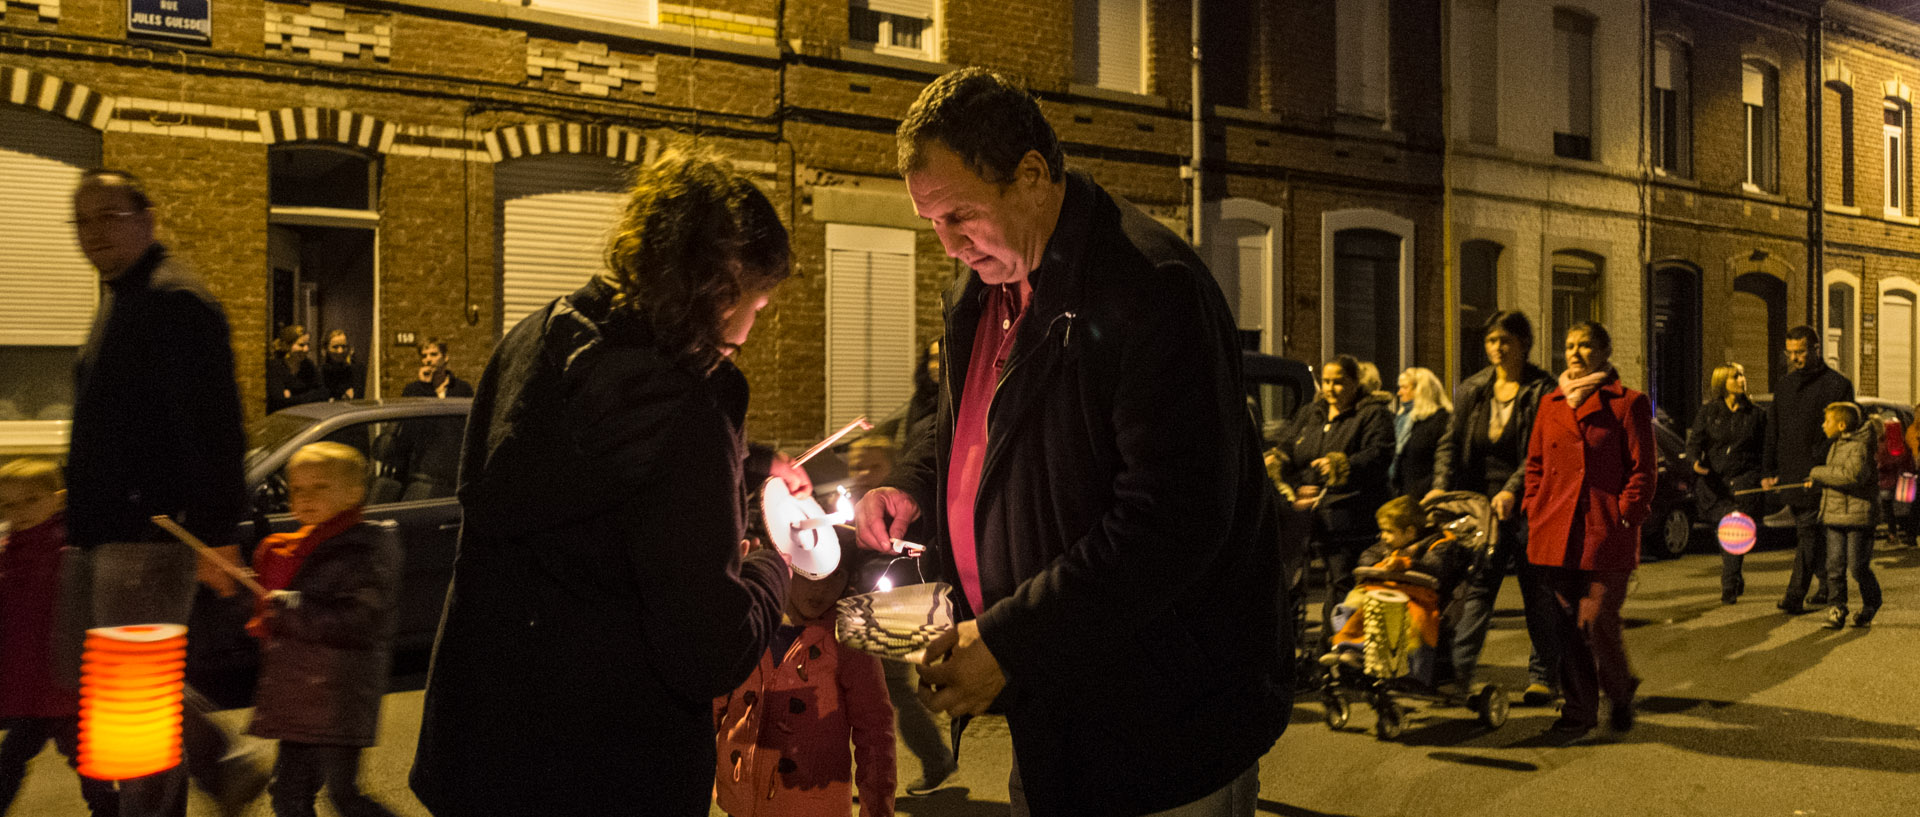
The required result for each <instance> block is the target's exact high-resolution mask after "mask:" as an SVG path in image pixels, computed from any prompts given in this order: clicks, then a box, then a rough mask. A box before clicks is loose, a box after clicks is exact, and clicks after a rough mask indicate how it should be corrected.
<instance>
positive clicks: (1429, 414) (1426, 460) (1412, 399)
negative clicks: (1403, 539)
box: [1387, 366, 1453, 501]
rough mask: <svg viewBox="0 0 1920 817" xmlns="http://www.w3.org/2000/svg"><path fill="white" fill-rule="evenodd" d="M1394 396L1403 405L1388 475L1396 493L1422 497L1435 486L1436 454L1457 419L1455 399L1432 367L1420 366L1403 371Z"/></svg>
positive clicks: (1398, 413) (1396, 417)
mask: <svg viewBox="0 0 1920 817" xmlns="http://www.w3.org/2000/svg"><path fill="white" fill-rule="evenodd" d="M1394 396H1395V397H1396V398H1397V399H1398V400H1399V403H1400V406H1399V409H1398V410H1397V411H1395V412H1394V415H1393V465H1392V466H1391V467H1389V468H1388V469H1387V478H1388V479H1389V480H1391V481H1392V483H1393V492H1394V493H1395V494H1397V495H1399V496H1409V497H1413V498H1414V500H1416V501H1418V500H1419V499H1420V498H1421V497H1424V496H1426V495H1427V492H1428V491H1430V490H1432V489H1433V458H1434V455H1435V454H1436V453H1437V452H1438V451H1439V449H1440V437H1441V436H1442V435H1445V434H1446V433H1447V424H1448V423H1449V422H1452V420H1453V399H1452V398H1449V397H1447V388H1446V387H1445V386H1442V385H1440V378H1438V377H1435V376H1434V374H1433V371H1432V370H1430V369H1423V368H1421V367H1419V366H1415V367H1413V368H1411V369H1408V370H1406V371H1404V372H1401V373H1400V388H1399V391H1397V392H1395V394H1394Z"/></svg>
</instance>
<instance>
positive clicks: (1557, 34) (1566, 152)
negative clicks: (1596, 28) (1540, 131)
mask: <svg viewBox="0 0 1920 817" xmlns="http://www.w3.org/2000/svg"><path fill="white" fill-rule="evenodd" d="M1553 70H1554V78H1555V81H1556V82H1557V83H1558V84H1559V87H1560V99H1559V107H1560V110H1559V121H1558V122H1556V123H1555V124H1554V130H1553V155H1555V156H1564V157H1566V158H1569V159H1592V158H1593V18H1591V17H1588V16H1587V15H1585V14H1581V13H1580V12H1577V11H1573V10H1571V9H1554V10H1553Z"/></svg>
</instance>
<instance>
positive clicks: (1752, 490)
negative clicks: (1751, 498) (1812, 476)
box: [1733, 480, 1813, 496]
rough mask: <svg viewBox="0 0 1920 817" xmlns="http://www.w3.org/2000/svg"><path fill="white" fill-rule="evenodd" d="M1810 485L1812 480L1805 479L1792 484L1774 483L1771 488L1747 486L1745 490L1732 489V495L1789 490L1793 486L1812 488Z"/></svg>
mask: <svg viewBox="0 0 1920 817" xmlns="http://www.w3.org/2000/svg"><path fill="white" fill-rule="evenodd" d="M1812 487H1813V480H1807V481H1806V482H1796V483H1793V484H1792V485H1775V486H1773V487H1771V488H1747V489H1745V490H1740V491H1734V492H1733V495H1734V496H1746V495H1747V494H1763V493H1766V492H1768V491H1790V490H1792V489H1794V488H1812Z"/></svg>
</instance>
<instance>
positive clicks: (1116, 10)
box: [1073, 0, 1147, 94]
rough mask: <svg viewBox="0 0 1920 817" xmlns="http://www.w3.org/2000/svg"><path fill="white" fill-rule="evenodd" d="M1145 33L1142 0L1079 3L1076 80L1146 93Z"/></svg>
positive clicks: (1075, 26) (1076, 12) (1075, 20)
mask: <svg viewBox="0 0 1920 817" xmlns="http://www.w3.org/2000/svg"><path fill="white" fill-rule="evenodd" d="M1146 31H1147V13H1146V4H1145V3H1143V2H1142V0H1076V1H1075V3H1074V6H1073V38H1074V44H1073V66H1074V78H1075V79H1077V80H1079V81H1081V82H1086V83H1091V84H1093V85H1097V86H1099V87H1101V88H1111V89H1113V90H1116V91H1126V92H1128V93H1134V94H1139V93H1145V92H1146V71H1145V64H1146V59H1145V52H1146Z"/></svg>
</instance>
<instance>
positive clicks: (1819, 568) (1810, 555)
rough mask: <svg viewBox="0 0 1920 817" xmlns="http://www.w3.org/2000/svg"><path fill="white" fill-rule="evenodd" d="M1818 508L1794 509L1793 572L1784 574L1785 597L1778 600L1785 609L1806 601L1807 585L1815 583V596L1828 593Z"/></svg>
mask: <svg viewBox="0 0 1920 817" xmlns="http://www.w3.org/2000/svg"><path fill="white" fill-rule="evenodd" d="M1822 530H1823V528H1822V527H1821V525H1820V510H1819V509H1818V508H1812V509H1807V510H1798V509H1796V510H1795V511H1794V512H1793V535H1794V540H1795V541H1794V551H1793V572H1792V573H1790V574H1788V575H1787V597H1786V598H1785V599H1782V600H1781V601H1780V606H1781V607H1782V608H1786V609H1793V608H1796V607H1801V606H1803V605H1805V604H1806V599H1807V585H1808V584H1809V583H1812V582H1816V581H1817V582H1818V583H1819V587H1818V588H1816V589H1815V591H1814V595H1815V596H1826V595H1828V592H1827V572H1826V566H1827V556H1826V552H1827V538H1826V534H1824V533H1822V532H1821V531H1822Z"/></svg>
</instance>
